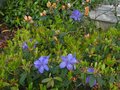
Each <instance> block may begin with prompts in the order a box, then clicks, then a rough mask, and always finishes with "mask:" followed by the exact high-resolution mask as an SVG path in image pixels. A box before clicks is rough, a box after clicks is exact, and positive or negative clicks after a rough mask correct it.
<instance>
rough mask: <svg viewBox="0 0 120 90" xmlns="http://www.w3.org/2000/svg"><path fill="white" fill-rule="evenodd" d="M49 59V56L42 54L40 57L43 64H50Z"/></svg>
mask: <svg viewBox="0 0 120 90" xmlns="http://www.w3.org/2000/svg"><path fill="white" fill-rule="evenodd" d="M48 59H49V56H41V57H40V58H39V61H40V62H41V63H43V64H48Z"/></svg>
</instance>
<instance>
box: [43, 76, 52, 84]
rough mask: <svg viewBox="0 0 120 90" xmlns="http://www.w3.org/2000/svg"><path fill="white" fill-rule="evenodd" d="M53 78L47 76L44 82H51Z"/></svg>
mask: <svg viewBox="0 0 120 90" xmlns="http://www.w3.org/2000/svg"><path fill="white" fill-rule="evenodd" d="M51 80H52V78H51V77H50V78H46V79H43V80H42V83H47V82H49V81H51Z"/></svg>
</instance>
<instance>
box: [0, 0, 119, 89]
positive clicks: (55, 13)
mask: <svg viewBox="0 0 120 90" xmlns="http://www.w3.org/2000/svg"><path fill="white" fill-rule="evenodd" d="M82 1H83V2H84V3H83V4H82ZM97 1H98V2H100V0H97ZM90 3H95V0H75V1H74V0H64V1H62V0H50V1H48V0H36V1H34V0H27V1H25V0H8V1H7V7H5V8H4V9H3V10H5V13H4V16H3V17H4V18H3V20H4V21H5V22H6V23H7V24H9V26H10V27H17V28H18V30H17V31H16V33H15V36H14V38H13V39H12V40H8V41H7V44H8V46H7V47H6V48H4V50H3V51H0V72H1V73H0V89H1V90H97V89H98V90H119V89H120V86H119V84H120V62H119V60H120V42H119V39H120V31H119V29H118V30H117V29H116V28H111V29H109V30H107V31H102V30H101V29H97V28H96V27H95V26H94V24H93V22H92V21H91V20H90V19H89V18H88V17H87V16H88V12H89V4H90ZM73 6H74V7H73ZM86 6H87V11H86V12H84V10H83V8H84V7H86ZM15 7H17V8H15ZM84 13H85V16H84ZM19 27H20V28H21V29H19Z"/></svg>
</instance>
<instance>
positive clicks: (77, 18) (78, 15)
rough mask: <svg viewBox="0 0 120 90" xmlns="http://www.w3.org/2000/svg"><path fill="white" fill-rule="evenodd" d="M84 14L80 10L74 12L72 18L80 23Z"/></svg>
mask: <svg viewBox="0 0 120 90" xmlns="http://www.w3.org/2000/svg"><path fill="white" fill-rule="evenodd" d="M81 17H82V14H81V13H80V11H79V10H74V11H73V12H72V14H71V16H70V18H72V19H74V20H75V21H80V19H81Z"/></svg>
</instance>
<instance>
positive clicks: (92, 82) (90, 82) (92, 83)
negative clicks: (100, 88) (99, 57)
mask: <svg viewBox="0 0 120 90" xmlns="http://www.w3.org/2000/svg"><path fill="white" fill-rule="evenodd" d="M95 80H96V79H95V77H94V76H90V81H89V85H90V87H93V85H94V82H95Z"/></svg>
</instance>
